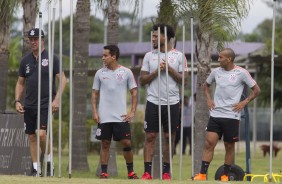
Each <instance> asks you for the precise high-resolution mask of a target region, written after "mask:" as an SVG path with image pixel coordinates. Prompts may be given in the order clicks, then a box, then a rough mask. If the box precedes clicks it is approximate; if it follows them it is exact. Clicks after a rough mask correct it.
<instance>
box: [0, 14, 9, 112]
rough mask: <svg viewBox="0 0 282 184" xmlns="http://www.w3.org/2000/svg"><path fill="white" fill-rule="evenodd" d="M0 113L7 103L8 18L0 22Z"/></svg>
mask: <svg viewBox="0 0 282 184" xmlns="http://www.w3.org/2000/svg"><path fill="white" fill-rule="evenodd" d="M0 27H1V29H0V84H1V85H0V113H4V112H5V110H6V104H7V86H8V82H7V81H8V62H9V48H8V47H9V45H8V44H9V20H8V17H3V19H2V18H1V22H0Z"/></svg>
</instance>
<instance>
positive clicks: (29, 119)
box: [24, 108, 48, 134]
mask: <svg viewBox="0 0 282 184" xmlns="http://www.w3.org/2000/svg"><path fill="white" fill-rule="evenodd" d="M24 110H25V112H24V127H25V133H26V134H35V130H36V129H37V109H26V108H25V109H24ZM47 122H48V108H44V109H41V110H40V129H41V130H47Z"/></svg>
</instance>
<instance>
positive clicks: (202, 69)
mask: <svg viewBox="0 0 282 184" xmlns="http://www.w3.org/2000/svg"><path fill="white" fill-rule="evenodd" d="M213 43H214V42H213V40H212V38H211V36H210V35H209V34H206V33H205V34H202V33H201V32H200V30H197V31H196V61H197V63H198V66H197V68H198V74H197V105H196V113H195V126H194V140H195V141H194V155H195V157H194V159H195V162H194V172H195V173H193V175H195V174H196V173H199V172H200V167H201V161H202V153H203V148H204V141H205V134H206V132H205V128H206V126H207V122H208V119H209V111H208V108H207V102H206V98H205V94H204V91H203V85H204V83H205V81H206V79H207V77H208V75H209V73H210V72H211V66H210V60H211V54H212V50H213V45H212V44H213Z"/></svg>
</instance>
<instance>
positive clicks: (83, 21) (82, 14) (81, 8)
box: [72, 0, 90, 171]
mask: <svg viewBox="0 0 282 184" xmlns="http://www.w3.org/2000/svg"><path fill="white" fill-rule="evenodd" d="M89 32H90V0H78V1H77V4H76V21H75V34H74V45H75V46H74V47H75V49H74V50H75V52H74V58H75V60H74V78H73V79H74V104H75V105H74V108H73V130H72V131H73V132H75V133H74V134H73V137H72V141H73V145H72V146H73V148H72V150H73V154H72V160H73V169H74V170H83V171H88V170H89V165H88V161H87V135H86V112H87V110H86V101H87V93H85V90H86V89H87V77H88V73H87V69H88V63H87V59H88V43H89Z"/></svg>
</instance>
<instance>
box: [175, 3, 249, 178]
mask: <svg viewBox="0 0 282 184" xmlns="http://www.w3.org/2000/svg"><path fill="white" fill-rule="evenodd" d="M175 5H176V6H175V7H176V9H177V10H178V13H179V15H180V16H182V18H183V19H184V20H185V19H186V20H187V19H190V17H187V14H188V15H192V16H193V17H194V19H195V20H196V31H195V32H196V33H195V34H196V49H195V59H196V62H197V68H198V74H197V106H196V114H195V127H194V130H196V131H194V132H195V135H194V140H195V144H194V148H195V149H194V155H195V163H194V172H195V173H199V171H200V166H201V156H202V151H203V147H204V137H205V127H206V125H207V122H208V117H209V112H208V108H207V105H206V99H205V96H204V93H203V90H202V86H203V84H204V82H205V81H206V79H207V76H208V75H209V73H210V71H211V67H210V62H211V55H212V51H213V50H214V49H216V48H220V47H222V46H223V43H224V41H229V40H231V39H233V38H235V36H236V34H237V33H238V32H239V31H238V30H239V27H240V23H241V21H242V19H243V18H245V17H246V16H247V14H248V11H249V7H250V6H249V5H250V0H224V1H222V0H175ZM195 173H193V175H194V174H195Z"/></svg>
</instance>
